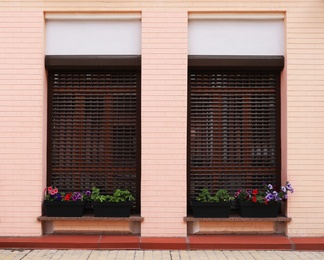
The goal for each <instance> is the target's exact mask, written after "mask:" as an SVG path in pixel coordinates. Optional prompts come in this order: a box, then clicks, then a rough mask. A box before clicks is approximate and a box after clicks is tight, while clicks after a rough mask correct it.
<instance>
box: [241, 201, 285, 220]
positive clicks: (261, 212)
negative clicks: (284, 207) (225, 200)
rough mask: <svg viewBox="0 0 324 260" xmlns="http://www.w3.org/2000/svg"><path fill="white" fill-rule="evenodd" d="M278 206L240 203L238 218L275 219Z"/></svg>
mask: <svg viewBox="0 0 324 260" xmlns="http://www.w3.org/2000/svg"><path fill="white" fill-rule="evenodd" d="M280 205H281V204H280V203H274V204H268V205H266V204H260V203H254V202H250V201H244V202H240V203H239V208H240V216H241V217H242V218H276V217H278V213H279V209H280Z"/></svg>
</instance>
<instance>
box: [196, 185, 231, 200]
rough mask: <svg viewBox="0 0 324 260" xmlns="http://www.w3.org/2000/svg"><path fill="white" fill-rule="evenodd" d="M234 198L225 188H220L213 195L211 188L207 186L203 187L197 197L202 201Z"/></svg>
mask: <svg viewBox="0 0 324 260" xmlns="http://www.w3.org/2000/svg"><path fill="white" fill-rule="evenodd" d="M233 199H234V197H231V196H230V195H229V193H228V192H227V190H225V189H220V190H218V191H217V192H216V194H215V195H214V196H212V195H211V194H210V192H209V190H208V189H206V188H203V189H201V191H200V193H199V194H198V197H197V198H196V200H197V201H200V202H228V201H232V200H233Z"/></svg>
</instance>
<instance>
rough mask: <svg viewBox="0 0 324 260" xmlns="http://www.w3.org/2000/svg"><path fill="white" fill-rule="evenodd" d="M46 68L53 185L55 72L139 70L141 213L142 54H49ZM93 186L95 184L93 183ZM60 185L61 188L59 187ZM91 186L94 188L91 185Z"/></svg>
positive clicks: (138, 193)
mask: <svg viewBox="0 0 324 260" xmlns="http://www.w3.org/2000/svg"><path fill="white" fill-rule="evenodd" d="M45 68H46V70H47V72H48V77H47V78H48V93H47V100H48V104H47V105H48V106H47V107H48V109H47V185H48V186H50V185H52V177H51V167H52V165H51V162H52V148H51V144H52V135H51V133H50V131H51V129H52V123H51V119H52V84H53V83H52V82H50V79H49V75H50V74H52V73H63V72H75V73H97V72H98V73H107V72H108V73H110V72H111V73H124V72H130V73H136V74H137V82H136V187H135V189H136V194H134V195H135V196H134V197H135V202H134V207H133V209H132V212H133V213H136V214H140V208H141V206H140V197H141V189H140V188H141V185H140V184H141V56H140V55H104V56H103V55H99V56H97V55H47V56H45ZM89 185H91V184H89ZM58 188H59V187H58ZM89 188H90V187H89Z"/></svg>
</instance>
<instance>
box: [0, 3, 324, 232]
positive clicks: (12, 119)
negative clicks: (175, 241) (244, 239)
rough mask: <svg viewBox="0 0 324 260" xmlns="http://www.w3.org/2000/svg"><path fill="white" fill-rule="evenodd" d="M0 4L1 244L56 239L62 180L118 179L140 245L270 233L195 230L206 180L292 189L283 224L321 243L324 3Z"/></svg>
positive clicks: (236, 228)
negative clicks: (50, 193) (52, 201)
mask: <svg viewBox="0 0 324 260" xmlns="http://www.w3.org/2000/svg"><path fill="white" fill-rule="evenodd" d="M0 7H1V8H0V17H1V19H0V47H1V48H0V91H1V95H0V98H1V102H0V144H1V145H0V147H1V149H0V154H1V160H0V187H1V188H0V196H1V198H2V200H1V203H0V212H1V213H0V236H40V235H42V234H43V233H44V223H42V222H41V221H38V220H37V217H38V216H41V215H42V201H43V199H44V193H43V191H44V189H45V187H46V186H47V185H49V184H52V183H54V184H56V185H58V184H60V185H62V186H64V185H66V187H78V185H79V184H80V183H83V184H80V185H81V186H80V187H82V188H86V187H85V186H86V185H85V184H84V183H86V184H89V186H90V184H93V183H97V184H98V183H99V184H100V183H107V187H108V188H109V187H110V186H111V185H112V184H111V183H114V182H115V183H117V184H116V185H117V186H118V183H127V185H129V186H130V187H132V189H133V190H134V193H135V194H136V206H135V207H136V208H135V209H134V210H135V213H137V214H140V216H141V217H143V219H144V220H143V221H142V222H141V223H140V224H139V225H138V226H137V227H136V228H135V229H136V233H140V235H141V236H143V237H185V236H187V234H188V232H189V233H195V232H196V231H198V232H199V231H201V232H204V231H205V232H215V233H219V232H225V233H226V232H237V233H242V232H260V233H264V232H271V231H273V224H274V223H272V222H264V223H263V222H262V223H261V222H260V223H259V224H255V223H254V227H253V229H251V228H249V225H247V224H246V223H245V222H244V223H243V222H240V220H237V221H236V222H234V223H232V222H228V223H218V222H217V221H215V222H210V223H193V224H192V223H191V224H190V223H188V222H186V221H184V217H186V216H187V215H188V211H189V210H190V209H189V208H190V205H189V203H188V201H189V199H190V198H191V197H194V196H195V194H196V191H197V189H198V188H201V187H202V186H204V185H207V186H210V187H211V188H212V187H218V188H219V187H225V188H228V187H229V188H230V189H233V190H234V189H235V188H236V187H238V186H240V184H242V185H243V183H244V185H245V184H246V185H247V184H249V185H260V183H262V182H264V181H267V182H270V181H271V182H273V183H276V184H279V183H282V184H283V183H285V182H286V181H287V180H289V181H290V182H291V183H292V185H293V186H294V189H295V192H294V193H293V195H292V196H290V198H289V201H288V203H286V204H285V206H284V209H283V210H284V213H285V215H286V216H288V217H289V218H291V221H290V222H284V223H282V224H280V225H276V227H275V229H280V232H283V233H285V234H287V235H288V236H291V237H298V236H304V237H307V236H323V234H324V209H323V208H324V207H323V206H324V205H323V200H322V195H323V196H324V194H323V191H322V186H323V184H324V175H323V170H324V153H323V148H324V116H323V112H324V105H323V101H324V47H323V46H324V16H323V13H324V1H323V0H309V1H307V2H305V1H297V0H294V1H240V0H236V1H207V0H202V1H183V0H179V1H151V0H145V1H131V0H130V1H122V2H121V1H87V0H84V1H72V0H67V1H52V0H48V1H40V0H36V1H29V0H25V1H18V0H16V1H7V0H3V1H1V2H0ZM107 82H109V84H110V86H112V89H113V90H112V91H111V92H109V93H106V92H105V91H103V90H102V88H101V86H103V85H105V84H108V83H107ZM125 82H126V83H125ZM246 82H249V83H248V86H249V87H250V88H252V89H246V87H244V84H245V83H246ZM251 82H252V83H251ZM62 86H64V87H62ZM225 86H228V88H226V89H225V90H223V88H225ZM80 87H81V88H83V89H82V91H81V92H82V93H83V94H78V95H75V91H79V92H80V90H76V89H75V88H77V89H79V88H80ZM208 88H210V89H212V90H210V89H209V90H208ZM89 89H91V91H90V92H91V95H90V96H88V95H87V94H85V93H88V92H89ZM215 89H217V91H216V92H215ZM255 89H257V91H256V92H255ZM64 91H65V92H64ZM81 92H80V93H81ZM103 92H105V93H104V94H103ZM215 93H216V94H215ZM226 93H227V94H226ZM228 93H231V94H228ZM251 93H252V94H251ZM249 100H250V101H249ZM94 110H95V111H94ZM62 111H64V112H63V113H62ZM78 111H79V112H80V111H81V112H80V113H78V114H76V113H77V112H78ZM93 111H94V112H93ZM107 111H108V112H107ZM111 111H113V112H111ZM231 111H232V112H231ZM251 111H252V112H251ZM255 111H256V112H255ZM258 111H262V112H258ZM258 113H261V114H262V115H260V114H258ZM102 118H106V120H104V121H100V120H101V119H102ZM116 118H117V119H116ZM80 122H81V123H80ZM82 122H83V123H82ZM58 129H59V130H58ZM82 129H83V130H82ZM84 129H86V130H84ZM107 129H108V130H107ZM94 133H97V135H96V136H92V135H95V134H94ZM89 136H91V137H89ZM76 139H77V140H78V141H80V140H82V142H77V145H79V146H81V148H80V147H78V148H75V150H73V151H72V152H71V151H67V150H69V149H72V148H71V147H70V146H69V144H70V143H73V142H74V141H75V140H76ZM94 140H95V141H94ZM111 140H112V141H111ZM120 143H123V146H122V147H120V146H118V145H120ZM116 145H117V146H118V147H119V148H115V147H116ZM82 147H83V148H82ZM106 147H110V148H109V149H110V150H108V151H107V150H106ZM217 147H218V148H219V147H221V148H219V150H217V149H216V148H217ZM80 151H81V152H80ZM78 152H80V153H82V154H77V155H75V153H78ZM73 154H74V155H73ZM107 158H108V159H107ZM116 158H117V159H116ZM62 165H63V166H62ZM85 165H86V166H85ZM64 167H65V168H64ZM107 172H108V174H107V175H105V173H107ZM109 172H110V173H109ZM69 174H70V175H69ZM76 176H77V177H76ZM75 178H77V179H78V180H76V179H75ZM250 179H252V180H250ZM249 180H250V181H249ZM75 183H77V184H75ZM82 185H83V186H82ZM215 185H216V186H215ZM217 185H218V186H217ZM58 186H59V185H58ZM111 187H113V186H111ZM108 188H107V189H108ZM89 223H90V222H89ZM51 225H52V226H51V227H50V229H54V230H55V229H58V230H70V231H71V230H81V231H89V230H90V231H93V230H95V231H99V232H100V231H104V230H106V231H107V230H108V231H109V230H111V229H112V227H110V226H109V225H110V224H109V223H105V224H102V223H101V224H100V225H99V224H98V223H97V222H95V221H94V222H91V223H90V224H85V223H81V222H77V221H74V222H73V223H71V222H68V223H67V222H65V224H62V223H51ZM94 226H100V227H99V228H95V227H94ZM123 228H124V226H123V225H122V224H121V225H120V227H118V225H115V229H123ZM133 230H134V229H133ZM275 232H276V230H275Z"/></svg>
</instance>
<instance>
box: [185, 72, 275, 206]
mask: <svg viewBox="0 0 324 260" xmlns="http://www.w3.org/2000/svg"><path fill="white" fill-rule="evenodd" d="M188 81H189V108H188V116H189V118H188V147H189V149H188V191H189V192H188V201H190V199H195V198H196V197H197V195H198V193H199V192H200V189H202V188H208V189H209V190H210V191H211V192H212V193H215V192H216V191H217V190H218V189H221V188H225V189H227V190H229V192H230V193H231V194H232V195H234V192H235V191H236V190H237V189H239V188H253V187H255V188H257V187H260V186H262V185H263V184H264V183H273V184H275V185H276V184H278V183H280V168H281V167H280V93H279V92H280V72H250V71H234V70H231V71H222V70H218V69H208V70H205V71H202V70H201V69H200V70H195V69H190V68H189V80H188Z"/></svg>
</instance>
